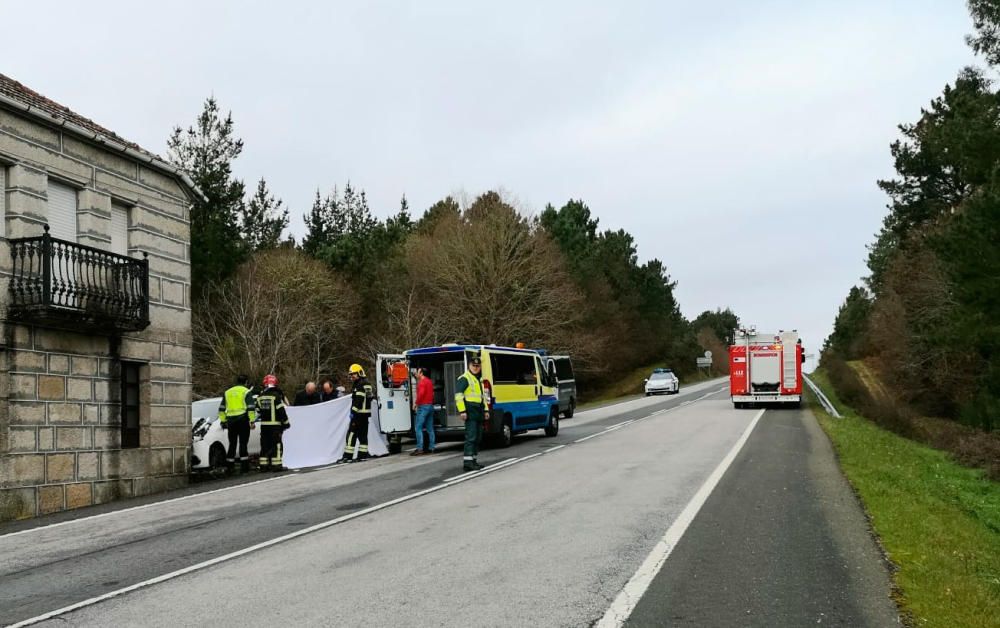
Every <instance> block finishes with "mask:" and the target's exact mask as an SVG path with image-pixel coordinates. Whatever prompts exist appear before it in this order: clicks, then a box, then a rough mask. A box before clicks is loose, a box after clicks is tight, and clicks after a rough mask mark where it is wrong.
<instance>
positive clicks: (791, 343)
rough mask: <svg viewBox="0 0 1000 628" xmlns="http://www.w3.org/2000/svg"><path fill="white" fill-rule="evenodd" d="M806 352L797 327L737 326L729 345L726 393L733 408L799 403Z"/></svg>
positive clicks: (794, 404)
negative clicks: (762, 329)
mask: <svg viewBox="0 0 1000 628" xmlns="http://www.w3.org/2000/svg"><path fill="white" fill-rule="evenodd" d="M805 360H806V356H805V352H804V351H803V349H802V340H801V339H800V338H799V334H798V332H797V331H795V330H792V331H778V333H776V334H772V333H762V332H758V331H757V330H756V328H754V327H750V328H747V329H737V330H735V331H734V332H733V344H732V346H730V347H729V396H730V398H731V399H732V401H733V405H734V406H735V407H736V408H747V407H751V406H756V405H758V404H787V405H790V406H793V407H798V406H799V405H800V404H801V403H802V363H803V362H805Z"/></svg>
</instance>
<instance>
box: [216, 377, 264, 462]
mask: <svg viewBox="0 0 1000 628" xmlns="http://www.w3.org/2000/svg"><path fill="white" fill-rule="evenodd" d="M247 381H249V380H248V379H247V376H246V375H240V376H239V377H237V378H236V385H235V386H233V387H232V388H230V389H229V390H227V391H226V392H225V393H224V394H223V395H222V402H221V403H219V423H220V424H221V425H222V429H224V430H226V431H227V432H228V434H229V449H228V451H227V452H226V470H227V471H229V472H232V470H233V467H234V465H235V464H236V444H237V442H239V446H240V452H239V453H240V458H239V459H240V471H242V472H243V473H246V472H247V471H249V470H250V455H249V453H248V452H247V442H248V441H249V440H250V430H252V429H254V424H253V423H254V414H255V413H254V400H253V390H252V389H250V388H247Z"/></svg>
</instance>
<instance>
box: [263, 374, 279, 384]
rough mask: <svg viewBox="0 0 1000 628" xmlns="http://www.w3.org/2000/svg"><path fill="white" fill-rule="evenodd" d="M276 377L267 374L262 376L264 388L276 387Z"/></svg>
mask: <svg viewBox="0 0 1000 628" xmlns="http://www.w3.org/2000/svg"><path fill="white" fill-rule="evenodd" d="M277 385H278V377H277V376H276V375H273V374H268V375H265V376H264V386H277Z"/></svg>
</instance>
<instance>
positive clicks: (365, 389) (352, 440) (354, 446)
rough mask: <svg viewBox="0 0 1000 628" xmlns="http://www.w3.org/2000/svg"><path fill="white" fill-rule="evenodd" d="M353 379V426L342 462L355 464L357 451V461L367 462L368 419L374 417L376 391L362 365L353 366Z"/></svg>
mask: <svg viewBox="0 0 1000 628" xmlns="http://www.w3.org/2000/svg"><path fill="white" fill-rule="evenodd" d="M350 377H351V383H352V386H351V425H350V427H349V428H348V430H347V446H346V447H345V448H344V457H343V458H342V459H341V462H354V461H355V458H354V452H355V451H357V453H358V457H357V461H358V462H361V461H362V460H367V459H368V458H369V457H370V456H369V454H368V419H369V418H371V415H372V401H373V400H374V399H375V391H374V389H373V388H372V385H371V384H369V383H368V378H367V377H365V370H364V369H363V368H362V367H361V365H360V364H352V365H351V369H350Z"/></svg>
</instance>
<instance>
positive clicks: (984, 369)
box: [822, 0, 1000, 431]
mask: <svg viewBox="0 0 1000 628" xmlns="http://www.w3.org/2000/svg"><path fill="white" fill-rule="evenodd" d="M967 4H968V7H969V10H970V13H971V15H972V18H973V25H974V32H973V33H972V34H971V35H970V36H969V37H968V43H969V44H970V46H971V47H972V49H973V50H974V51H975V52H976V53H978V54H979V55H980V56H981V58H982V59H983V61H984V62H985V65H986V67H985V68H979V67H967V68H964V69H962V70H961V71H959V73H958V75H957V77H956V78H955V80H954V81H953V82H952V83H951V84H949V85H946V86H945V87H944V90H943V91H942V93H941V94H940V95H939V96H937V97H936V98H934V99H932V100H931V102H930V104H929V105H927V106H925V107H924V108H923V109H922V110H920V112H919V115H918V116H917V117H916V119H915V120H914V121H913V122H909V123H906V124H902V125H900V127H899V129H900V133H901V139H900V140H899V141H897V142H895V143H894V144H892V146H891V153H892V157H893V161H894V166H895V170H896V175H895V176H894V177H893V178H891V179H888V180H885V181H879V186H880V187H881V188H882V190H883V191H885V193H886V194H887V195H888V197H889V212H888V214H887V215H886V216H885V218H884V221H883V226H882V228H881V230H880V231H879V233H878V234H876V236H875V239H874V242H872V244H871V245H870V246H869V249H868V251H869V254H868V268H869V270H870V275H869V276H868V277H867V278H866V279H865V282H864V285H863V286H855V287H853V288H852V289H851V290H850V292H849V294H848V295H847V298H846V300H845V301H844V304H843V305H842V306H841V308H840V311H839V313H838V315H837V318H836V321H835V324H834V330H833V333H832V334H831V335H830V337H829V338H828V339H827V341H826V344H825V346H824V349H823V356H822V364H823V365H824V366H827V367H828V368H829V373H830V375H831V376H832V377H834V378H835V379H834V382H833V383H834V385H836V386H838V389H839V387H840V386H841V385H842V384H843V383H844V382H845V381H846V380H847V379H849V378H847V377H843V378H837V377H836V374H837V372H838V371H841V372H844V368H843V367H842V366H839V363H840V362H844V363H850V364H855V363H856V362H858V361H861V362H862V363H863V364H864V365H865V368H869V369H872V370H873V371H876V372H877V373H878V374H879V377H880V378H881V379H882V381H884V382H885V385H886V387H887V388H888V389H889V390H891V391H892V395H891V396H892V399H891V400H889V401H888V402H882V401H881V400H879V401H878V402H879V404H880V405H882V406H887V405H890V402H891V404H895V405H897V406H898V407H899V408H901V410H899V411H898V412H896V414H902V415H905V414H906V413H907V412H912V413H913V414H916V415H920V416H931V417H941V418H944V419H949V420H952V421H955V422H959V423H962V424H964V425H967V426H970V427H974V428H977V429H979V430H983V431H991V430H994V429H996V428H997V427H1000V324H998V321H1000V298H998V295H1000V91H998V86H997V85H996V83H995V81H994V78H993V77H995V75H996V71H997V70H998V69H1000V36H998V33H1000V0H969V2H968V3H967ZM862 376H863V374H862ZM848 385H849V384H848ZM841 392H842V393H844V392H845V391H843V390H841ZM872 418H878V417H874V416H873V417H872ZM904 418H905V417H904ZM892 421H895V419H892ZM897 422H898V421H897ZM906 423H908V422H907V421H905V420H904V421H902V422H901V424H903V427H904V428H905V429H909V428H907V427H906Z"/></svg>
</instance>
